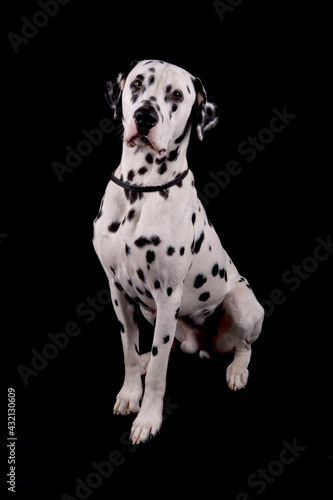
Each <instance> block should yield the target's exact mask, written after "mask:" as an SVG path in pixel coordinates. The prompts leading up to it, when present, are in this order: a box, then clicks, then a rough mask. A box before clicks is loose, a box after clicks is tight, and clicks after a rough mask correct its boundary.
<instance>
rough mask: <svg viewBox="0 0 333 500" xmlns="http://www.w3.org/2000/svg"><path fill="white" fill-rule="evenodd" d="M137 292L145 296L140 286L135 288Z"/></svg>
mask: <svg viewBox="0 0 333 500" xmlns="http://www.w3.org/2000/svg"><path fill="white" fill-rule="evenodd" d="M135 290H136V291H137V292H139V294H140V295H144V293H143V291H142V290H141V288H139V287H138V286H136V287H135Z"/></svg>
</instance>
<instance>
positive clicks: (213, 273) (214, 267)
mask: <svg viewBox="0 0 333 500" xmlns="http://www.w3.org/2000/svg"><path fill="white" fill-rule="evenodd" d="M218 272H219V266H218V264H215V265H214V266H213V269H212V275H213V276H216V275H217V273H218Z"/></svg>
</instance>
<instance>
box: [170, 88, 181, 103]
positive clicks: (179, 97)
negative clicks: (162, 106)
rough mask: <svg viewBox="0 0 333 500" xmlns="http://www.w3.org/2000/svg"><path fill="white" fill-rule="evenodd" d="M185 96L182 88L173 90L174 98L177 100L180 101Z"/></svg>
mask: <svg viewBox="0 0 333 500" xmlns="http://www.w3.org/2000/svg"><path fill="white" fill-rule="evenodd" d="M182 97H183V94H182V92H181V91H180V90H174V91H173V92H172V98H173V99H174V100H175V101H179V100H180V99H182Z"/></svg>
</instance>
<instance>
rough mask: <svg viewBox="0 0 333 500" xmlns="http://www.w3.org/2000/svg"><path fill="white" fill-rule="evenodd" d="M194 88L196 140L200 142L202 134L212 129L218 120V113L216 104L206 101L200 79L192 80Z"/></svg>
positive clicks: (205, 94)
mask: <svg viewBox="0 0 333 500" xmlns="http://www.w3.org/2000/svg"><path fill="white" fill-rule="evenodd" d="M193 84H194V88H195V90H196V92H197V123H196V129H197V134H198V138H199V140H200V141H202V139H203V137H204V133H205V132H206V131H207V130H210V129H211V128H214V127H215V125H216V124H217V122H218V120H219V112H218V108H217V106H216V104H214V103H213V102H212V101H209V100H208V97H207V92H206V90H205V89H204V86H203V85H202V82H201V80H200V78H194V79H193Z"/></svg>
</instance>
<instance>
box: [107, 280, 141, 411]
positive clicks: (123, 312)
mask: <svg viewBox="0 0 333 500" xmlns="http://www.w3.org/2000/svg"><path fill="white" fill-rule="evenodd" d="M110 289H111V296H112V300H113V305H114V310H115V313H116V315H117V318H118V324H119V328H120V332H121V340H122V344H123V351H124V362H125V379H124V383H123V386H122V388H121V390H120V392H119V393H118V395H117V400H116V403H115V405H114V408H113V413H115V414H118V415H127V414H129V413H138V412H139V410H140V401H141V398H142V382H141V359H140V354H139V328H138V325H137V317H138V312H137V309H136V308H137V306H136V305H134V302H133V301H132V300H131V299H130V297H128V296H127V295H126V294H125V292H124V290H123V289H122V287H121V285H120V284H119V283H117V282H113V281H110Z"/></svg>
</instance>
